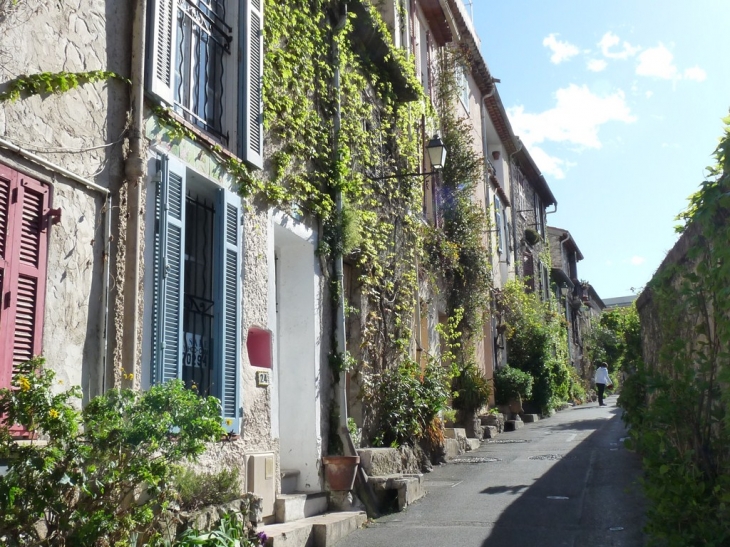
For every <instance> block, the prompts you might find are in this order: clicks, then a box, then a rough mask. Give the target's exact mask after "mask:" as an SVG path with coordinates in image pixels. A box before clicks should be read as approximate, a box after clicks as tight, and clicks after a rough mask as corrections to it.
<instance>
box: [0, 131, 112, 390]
mask: <svg viewBox="0 0 730 547" xmlns="http://www.w3.org/2000/svg"><path fill="white" fill-rule="evenodd" d="M0 146H1V147H3V148H6V149H8V150H10V151H12V152H14V153H16V154H18V155H19V156H23V157H24V158H26V159H28V160H30V161H32V162H33V163H36V164H38V165H40V166H42V167H45V168H46V169H48V170H50V171H54V172H56V173H59V174H61V175H63V176H64V177H66V178H67V179H70V180H73V181H75V182H78V183H79V184H82V185H83V186H85V187H86V188H88V189H89V190H91V191H92V192H96V193H98V194H101V195H102V196H103V197H104V207H103V209H102V211H103V215H104V269H103V272H102V279H101V297H102V304H101V307H100V310H99V322H100V326H101V328H100V329H99V352H100V361H101V372H102V373H101V374H100V375H98V377H97V383H96V393H95V394H96V395H100V394H101V393H103V392H104V387H105V381H106V369H107V366H106V364H107V350H108V346H109V336H108V319H109V251H110V245H111V234H112V228H111V226H112V224H111V215H112V196H111V192H110V191H109V189H108V188H104V187H103V186H99V185H98V184H96V183H95V182H92V181H90V180H89V179H87V178H84V177H81V176H79V175H77V174H76V173H73V172H71V171H69V170H68V169H65V168H63V167H61V166H60V165H57V164H55V163H53V162H50V161H48V160H47V159H45V158H43V157H41V156H38V155H36V154H34V153H33V152H30V151H29V150H25V149H23V148H21V147H20V146H17V145H15V144H13V143H12V142H10V141H8V140H5V139H3V138H0ZM89 398H91V393H89Z"/></svg>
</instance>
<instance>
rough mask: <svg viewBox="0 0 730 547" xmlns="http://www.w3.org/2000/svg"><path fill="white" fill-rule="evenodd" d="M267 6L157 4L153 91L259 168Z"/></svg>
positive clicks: (185, 0) (235, 0)
mask: <svg viewBox="0 0 730 547" xmlns="http://www.w3.org/2000/svg"><path fill="white" fill-rule="evenodd" d="M262 7H263V6H262V0H151V2H150V18H149V19H150V23H149V36H150V39H149V47H148V49H147V86H148V89H149V90H150V91H151V92H152V93H153V94H154V95H155V96H157V98H159V99H160V100H162V101H163V102H165V103H167V104H168V105H170V106H171V107H172V108H173V110H174V111H175V112H176V113H177V114H179V115H180V116H182V117H183V118H184V119H185V120H186V121H188V122H189V123H191V124H192V125H194V126H196V127H198V128H200V129H201V130H202V131H204V132H206V133H208V134H209V135H211V136H212V137H214V138H215V139H216V140H218V141H219V142H221V144H223V145H224V146H225V147H227V148H228V149H229V150H232V151H233V152H235V153H237V154H238V155H239V156H240V157H241V158H242V159H244V160H245V161H247V162H248V163H249V164H251V165H253V166H255V167H259V168H260V167H261V166H262V155H263V100H262V99H263V98H262V92H261V90H262V79H263V34H262V29H263V12H262Z"/></svg>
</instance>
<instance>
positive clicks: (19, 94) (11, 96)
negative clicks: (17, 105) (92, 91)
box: [0, 70, 131, 102]
mask: <svg viewBox="0 0 730 547" xmlns="http://www.w3.org/2000/svg"><path fill="white" fill-rule="evenodd" d="M112 79H114V80H119V81H122V82H124V83H127V84H131V82H130V80H128V79H127V78H124V77H122V76H120V75H119V74H117V73H115V72H109V71H106V70H90V71H87V72H41V73H39V74H28V75H23V76H19V77H17V78H15V79H13V80H10V81H9V82H7V83H6V86H7V88H6V90H5V91H3V92H2V93H0V102H5V101H10V102H15V101H17V100H19V99H21V98H25V97H30V96H32V95H42V94H50V93H64V92H66V91H69V90H71V89H76V88H77V87H79V86H81V85H83V84H86V83H94V82H99V81H108V80H112Z"/></svg>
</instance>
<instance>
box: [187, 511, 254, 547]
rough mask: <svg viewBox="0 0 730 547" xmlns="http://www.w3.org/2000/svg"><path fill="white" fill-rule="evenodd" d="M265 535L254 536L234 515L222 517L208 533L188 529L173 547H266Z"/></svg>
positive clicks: (240, 519)
mask: <svg viewBox="0 0 730 547" xmlns="http://www.w3.org/2000/svg"><path fill="white" fill-rule="evenodd" d="M266 539H267V538H266V534H265V533H263V532H259V533H258V534H256V533H255V532H254V531H253V530H252V529H251V528H249V527H248V526H247V525H246V522H244V520H243V519H242V518H241V516H240V515H237V514H236V513H227V514H225V515H223V518H222V519H221V521H220V523H219V524H218V527H217V528H215V529H214V530H210V531H208V532H201V531H200V530H195V529H190V530H187V531H185V532H184V533H183V534H182V536H181V537H180V538H179V539H178V540H177V541H176V542H175V544H174V547H259V546H263V545H266Z"/></svg>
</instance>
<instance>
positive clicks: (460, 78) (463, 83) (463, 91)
mask: <svg viewBox="0 0 730 547" xmlns="http://www.w3.org/2000/svg"><path fill="white" fill-rule="evenodd" d="M456 89H457V90H458V92H459V99H460V100H461V104H463V105H464V108H466V109H467V110H469V78H468V76H467V74H466V68H464V67H459V68H457V69H456Z"/></svg>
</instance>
